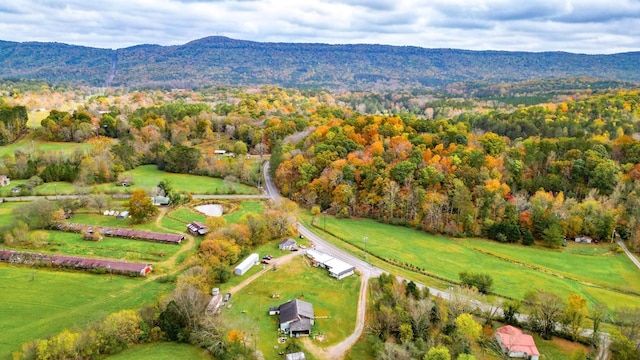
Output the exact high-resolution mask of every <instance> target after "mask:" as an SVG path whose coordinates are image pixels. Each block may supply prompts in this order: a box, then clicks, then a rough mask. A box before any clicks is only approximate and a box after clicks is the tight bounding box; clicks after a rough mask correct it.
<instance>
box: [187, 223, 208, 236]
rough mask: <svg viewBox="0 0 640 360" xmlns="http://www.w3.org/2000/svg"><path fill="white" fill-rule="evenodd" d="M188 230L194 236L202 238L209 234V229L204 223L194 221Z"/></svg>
mask: <svg viewBox="0 0 640 360" xmlns="http://www.w3.org/2000/svg"><path fill="white" fill-rule="evenodd" d="M187 230H189V232H190V233H192V234H193V235H200V236H202V235H204V234H206V233H208V232H209V227H208V226H207V225H205V224H203V223H199V222H197V221H194V222H192V223H191V224H189V225H187Z"/></svg>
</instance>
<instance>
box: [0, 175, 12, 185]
mask: <svg viewBox="0 0 640 360" xmlns="http://www.w3.org/2000/svg"><path fill="white" fill-rule="evenodd" d="M9 184H11V179H9V177H8V176H7V175H0V186H7V185H9Z"/></svg>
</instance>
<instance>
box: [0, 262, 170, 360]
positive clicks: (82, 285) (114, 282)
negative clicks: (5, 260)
mask: <svg viewBox="0 0 640 360" xmlns="http://www.w3.org/2000/svg"><path fill="white" fill-rule="evenodd" d="M172 287H173V284H161V283H158V282H155V281H149V280H145V279H144V278H130V277H126V276H113V277H110V276H108V275H95V274H88V273H85V272H73V271H53V270H46V269H32V268H29V267H12V266H9V265H7V264H0V304H2V306H1V307H0V334H2V338H1V339H0V359H2V360H5V359H11V353H12V352H14V351H19V350H20V349H21V346H22V344H23V343H25V342H29V341H31V340H34V339H39V338H40V339H41V338H45V337H47V336H50V335H54V334H56V333H58V332H60V331H62V330H64V329H70V330H77V329H82V328H84V327H86V326H87V325H88V324H90V323H92V322H94V321H97V320H99V319H101V318H104V317H106V316H107V315H109V314H111V313H113V312H117V311H119V310H123V309H137V308H139V307H140V306H142V305H143V304H146V303H153V302H154V301H156V299H158V297H159V296H161V295H164V294H166V293H168V292H170V291H171V288H172Z"/></svg>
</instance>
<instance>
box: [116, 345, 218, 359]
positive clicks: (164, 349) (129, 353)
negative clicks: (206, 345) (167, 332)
mask: <svg viewBox="0 0 640 360" xmlns="http://www.w3.org/2000/svg"><path fill="white" fill-rule="evenodd" d="M107 359H109V360H176V359H180V360H207V359H213V358H212V357H211V356H210V355H209V354H208V353H207V352H206V351H205V350H203V349H202V348H199V347H197V346H194V345H188V344H178V343H169V342H161V343H151V344H142V345H137V346H135V347H132V348H130V349H127V350H125V351H123V352H121V353H119V354H117V355H113V356H109V357H107Z"/></svg>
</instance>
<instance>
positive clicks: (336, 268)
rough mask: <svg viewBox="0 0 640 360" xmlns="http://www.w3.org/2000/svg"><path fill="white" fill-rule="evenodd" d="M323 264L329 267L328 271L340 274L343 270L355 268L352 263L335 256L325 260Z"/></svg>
mask: <svg viewBox="0 0 640 360" xmlns="http://www.w3.org/2000/svg"><path fill="white" fill-rule="evenodd" d="M324 265H325V266H326V267H328V268H329V272H332V273H334V274H341V273H343V272H345V271H349V270H355V267H354V266H353V265H351V264H347V263H346V262H344V261H342V260H340V259H336V258H333V259H331V260H329V261H326V262H325V263H324Z"/></svg>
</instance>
